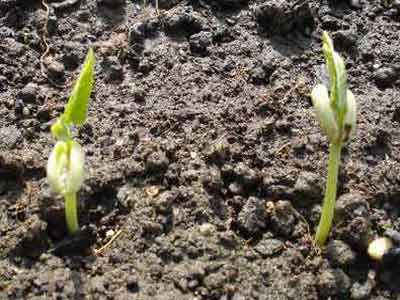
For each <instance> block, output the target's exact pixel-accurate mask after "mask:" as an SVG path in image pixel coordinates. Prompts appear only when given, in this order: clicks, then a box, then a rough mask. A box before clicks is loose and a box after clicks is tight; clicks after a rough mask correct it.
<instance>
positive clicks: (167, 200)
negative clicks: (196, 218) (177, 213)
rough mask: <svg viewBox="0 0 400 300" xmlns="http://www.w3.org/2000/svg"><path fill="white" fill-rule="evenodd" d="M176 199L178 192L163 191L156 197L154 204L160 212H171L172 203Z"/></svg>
mask: <svg viewBox="0 0 400 300" xmlns="http://www.w3.org/2000/svg"><path fill="white" fill-rule="evenodd" d="M175 199H176V194H175V193H174V192H171V191H166V192H164V193H162V194H161V195H160V196H159V197H158V198H156V199H154V201H153V205H154V208H155V209H156V211H157V212H158V213H159V214H164V215H165V214H171V213H172V205H173V203H174V201H175Z"/></svg>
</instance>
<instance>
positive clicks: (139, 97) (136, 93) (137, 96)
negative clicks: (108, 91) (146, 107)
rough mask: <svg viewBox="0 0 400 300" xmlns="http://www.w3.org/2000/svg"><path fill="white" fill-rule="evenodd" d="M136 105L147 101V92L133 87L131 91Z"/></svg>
mask: <svg viewBox="0 0 400 300" xmlns="http://www.w3.org/2000/svg"><path fill="white" fill-rule="evenodd" d="M130 92H131V94H132V96H133V99H134V101H135V102H136V103H144V102H145V101H146V91H145V90H144V89H142V88H140V87H135V86H134V87H132V88H131V90H130Z"/></svg>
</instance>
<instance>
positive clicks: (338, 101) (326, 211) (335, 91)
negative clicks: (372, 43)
mask: <svg viewBox="0 0 400 300" xmlns="http://www.w3.org/2000/svg"><path fill="white" fill-rule="evenodd" d="M322 40H323V47H322V49H323V52H324V55H325V60H326V65H327V68H328V73H329V79H330V91H329V94H328V89H327V88H326V87H325V86H324V85H322V84H319V85H317V86H316V87H315V88H314V89H313V91H312V93H311V99H312V103H313V105H314V108H315V112H316V116H317V118H318V120H319V122H320V125H321V128H322V130H323V131H324V133H325V134H326V135H327V136H328V139H329V142H330V146H329V161H328V178H327V182H326V191H325V197H324V203H323V207H322V215H321V219H320V222H319V225H318V229H317V233H316V236H315V243H316V244H317V245H318V246H320V247H321V246H323V245H324V244H325V242H326V240H327V238H328V235H329V231H330V230H331V227H332V222H333V216H334V211H335V202H336V191H337V181H338V173H339V164H340V156H341V152H342V148H343V146H344V145H345V144H346V143H347V142H348V141H349V140H350V138H351V136H352V134H353V133H354V131H355V127H356V109H357V108H356V101H355V98H354V95H353V94H352V92H351V91H350V90H348V89H347V72H346V68H345V64H344V61H343V59H342V57H340V55H339V54H338V53H337V52H336V51H335V49H334V47H333V43H332V40H331V39H330V37H329V35H328V34H327V33H326V32H324V33H323V35H322Z"/></svg>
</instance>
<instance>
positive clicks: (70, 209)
mask: <svg viewBox="0 0 400 300" xmlns="http://www.w3.org/2000/svg"><path fill="white" fill-rule="evenodd" d="M64 198H65V220H66V222H67V229H68V232H69V233H70V234H74V233H76V232H77V231H78V230H79V223H78V209H77V199H76V193H69V194H65V195H64Z"/></svg>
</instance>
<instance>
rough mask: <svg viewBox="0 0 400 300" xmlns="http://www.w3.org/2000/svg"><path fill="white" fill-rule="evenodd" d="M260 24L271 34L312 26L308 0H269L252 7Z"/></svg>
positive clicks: (312, 20) (311, 13) (312, 21)
mask: <svg viewBox="0 0 400 300" xmlns="http://www.w3.org/2000/svg"><path fill="white" fill-rule="evenodd" d="M254 15H255V17H256V20H257V22H258V23H259V24H260V26H261V27H262V28H263V29H265V30H266V31H268V32H271V33H273V34H287V33H289V32H291V31H293V30H296V29H300V28H304V30H305V29H306V28H309V27H310V26H313V23H314V17H313V12H312V10H311V7H310V4H309V3H308V1H304V2H298V1H294V0H271V1H264V2H263V4H261V5H258V6H256V7H255V8H254Z"/></svg>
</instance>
